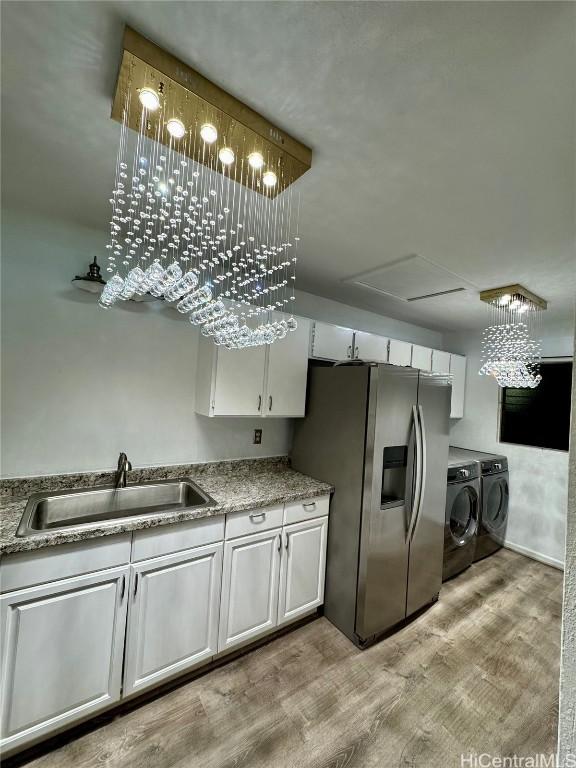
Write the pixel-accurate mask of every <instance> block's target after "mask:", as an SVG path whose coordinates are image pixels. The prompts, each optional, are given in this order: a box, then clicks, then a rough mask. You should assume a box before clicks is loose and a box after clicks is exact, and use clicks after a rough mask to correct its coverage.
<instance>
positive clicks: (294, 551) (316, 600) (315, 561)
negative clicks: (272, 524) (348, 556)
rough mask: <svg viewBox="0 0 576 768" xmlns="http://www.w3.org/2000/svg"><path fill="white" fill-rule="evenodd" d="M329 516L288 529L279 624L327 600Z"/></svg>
mask: <svg viewBox="0 0 576 768" xmlns="http://www.w3.org/2000/svg"><path fill="white" fill-rule="evenodd" d="M327 532H328V518H327V517H319V518H316V519H315V520H307V521H306V522H304V523H295V524H294V525H288V526H286V528H284V532H283V545H284V551H283V553H282V566H281V569H280V597H279V604H278V624H287V623H288V622H289V621H294V619H297V618H298V617H300V616H303V615H304V614H306V613H308V612H309V611H311V610H313V609H314V608H316V607H317V606H319V605H321V604H322V602H323V601H324V572H325V570H326V534H327Z"/></svg>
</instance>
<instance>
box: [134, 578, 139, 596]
mask: <svg viewBox="0 0 576 768" xmlns="http://www.w3.org/2000/svg"><path fill="white" fill-rule="evenodd" d="M138 576H139V574H138V573H137V574H136V579H135V580H134V597H136V592H138Z"/></svg>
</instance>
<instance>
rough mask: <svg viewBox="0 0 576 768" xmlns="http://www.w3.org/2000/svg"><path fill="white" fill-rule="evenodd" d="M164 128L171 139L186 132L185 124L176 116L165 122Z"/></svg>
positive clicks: (179, 137)
mask: <svg viewBox="0 0 576 768" xmlns="http://www.w3.org/2000/svg"><path fill="white" fill-rule="evenodd" d="M166 130H167V131H168V133H169V134H170V136H172V138H173V139H181V138H182V136H184V134H185V133H186V126H185V125H184V123H183V122H182V120H178V118H177V117H172V118H170V120H168V122H167V123H166Z"/></svg>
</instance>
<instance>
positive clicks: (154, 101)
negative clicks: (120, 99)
mask: <svg viewBox="0 0 576 768" xmlns="http://www.w3.org/2000/svg"><path fill="white" fill-rule="evenodd" d="M138 98H139V99H140V104H142V106H143V107H144V109H147V110H149V111H150V112H155V111H156V110H157V109H158V107H159V106H160V99H159V98H158V94H157V93H156V91H154V90H153V89H152V88H141V89H140V93H139V94H138Z"/></svg>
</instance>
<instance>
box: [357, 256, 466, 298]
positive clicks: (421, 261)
mask: <svg viewBox="0 0 576 768" xmlns="http://www.w3.org/2000/svg"><path fill="white" fill-rule="evenodd" d="M346 282H348V283H353V284H354V285H359V286H361V287H363V288H369V289H370V290H373V291H378V293H383V294H385V295H387V296H392V297H393V298H395V299H401V300H402V301H420V300H422V299H427V298H432V297H434V296H442V295H445V294H449V293H458V292H460V291H466V290H469V289H473V288H474V287H475V286H473V285H472V283H470V282H468V281H467V280H464V278H462V277H460V276H459V275H455V274H454V273H453V272H450V271H449V270H448V269H444V267H440V266H438V265H437V264H434V262H432V261H429V260H428V259H425V258H423V257H422V256H418V255H417V254H412V255H410V256H404V257H403V258H401V259H397V260H396V261H392V262H390V263H388V264H384V265H383V266H381V267H376V269H371V270H369V271H367V272H362V273H361V274H359V275H354V276H352V277H350V278H348V279H347V280H346Z"/></svg>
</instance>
